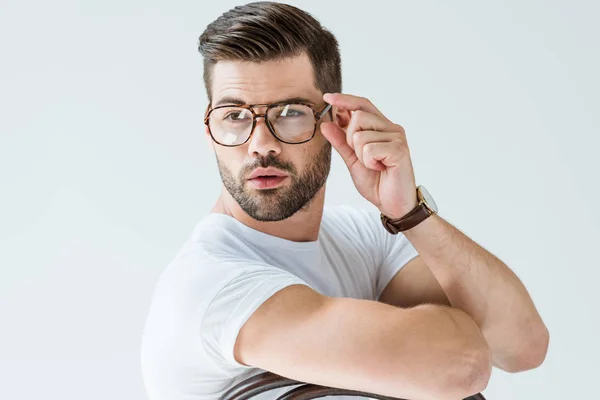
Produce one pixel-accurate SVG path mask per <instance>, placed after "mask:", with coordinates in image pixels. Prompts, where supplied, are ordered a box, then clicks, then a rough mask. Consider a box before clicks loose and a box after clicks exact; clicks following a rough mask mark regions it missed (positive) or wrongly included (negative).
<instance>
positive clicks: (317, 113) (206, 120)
mask: <svg viewBox="0 0 600 400" xmlns="http://www.w3.org/2000/svg"><path fill="white" fill-rule="evenodd" d="M282 105H303V106H307V107H308V108H310V109H311V110H312V112H313V116H314V117H315V127H314V129H313V132H312V134H311V135H310V137H309V138H308V139H306V140H303V141H301V142H286V141H285V140H282V139H280V138H279V137H278V136H277V134H276V133H275V128H273V126H272V125H271V122H269V118H268V117H267V114H268V113H269V110H271V109H273V108H275V107H278V106H282ZM259 106H262V107H265V106H266V107H267V109H266V110H265V112H264V113H263V114H257V113H256V112H254V109H253V107H259ZM225 107H237V108H245V109H247V110H250V112H251V113H252V128H251V129H250V134H249V135H248V137H247V138H246V140H244V141H243V142H242V143H239V144H233V145H231V144H223V143H221V142H218V141H217V140H216V139H215V137H214V136H213V134H212V131H211V129H210V123H209V119H210V114H211V113H212V112H213V111H214V110H218V109H219V108H225ZM331 107H332V106H331V104H329V103H327V102H325V107H324V108H323V110H321V111H317V110H315V109H314V107H313V106H312V104H309V103H302V102H294V103H285V102H280V103H271V104H242V105H237V104H225V105H222V106H217V107H214V108H211V107H210V104H208V106H207V108H206V113H205V114H206V117H204V124H205V125H206V126H207V127H208V133H209V134H210V137H211V138H212V140H213V141H214V142H215V143H216V144H218V145H220V146H225V147H237V146H241V145H243V144H245V143H248V140H250V138H251V137H252V135H253V134H254V128H255V127H256V119H257V118H261V117H262V118H264V119H265V124H266V125H267V128H268V129H269V132H271V135H273V136H274V137H275V139H277V140H279V141H280V142H283V143H286V144H302V143H306V142H308V141H310V140H312V138H314V137H315V133H316V132H317V125H318V123H319V120H321V118H323V117H324V116H325V114H327V112H328V111H329V110H330V109H331Z"/></svg>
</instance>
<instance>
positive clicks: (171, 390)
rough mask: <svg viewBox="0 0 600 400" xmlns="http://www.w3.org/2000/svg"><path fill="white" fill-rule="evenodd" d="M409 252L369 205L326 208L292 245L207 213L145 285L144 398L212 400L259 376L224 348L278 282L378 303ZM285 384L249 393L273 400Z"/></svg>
mask: <svg viewBox="0 0 600 400" xmlns="http://www.w3.org/2000/svg"><path fill="white" fill-rule="evenodd" d="M417 255H418V253H417V251H416V249H415V248H414V247H413V246H412V244H411V243H410V242H409V241H408V239H406V237H405V236H404V235H403V234H402V233H399V234H398V235H390V234H389V233H388V232H387V231H386V230H385V229H384V227H383V225H382V224H381V220H380V219H379V212H377V210H373V211H371V210H367V209H357V208H353V207H350V206H345V205H344V206H333V207H330V206H325V207H324V210H323V218H322V221H321V227H320V231H319V235H318V239H317V240H316V241H314V242H293V241H290V240H286V239H282V238H278V237H276V236H271V235H268V234H266V233H263V232H260V231H257V230H254V229H252V228H250V227H248V226H246V225H244V224H242V223H241V222H239V221H238V220H236V219H234V218H232V217H230V216H228V215H225V214H217V213H211V214H208V215H207V216H206V217H205V218H203V219H202V220H201V221H200V222H199V223H198V224H197V225H196V227H195V228H194V230H193V232H192V234H191V237H190V238H189V239H188V240H187V242H186V243H185V244H184V245H183V247H182V249H181V250H180V251H179V253H178V254H177V255H176V257H175V259H174V260H173V261H172V262H171V263H170V264H169V266H168V267H167V268H166V270H165V271H164V272H163V273H162V274H161V276H160V279H159V280H158V283H157V285H156V287H155V290H154V295H153V298H152V302H151V305H150V309H149V313H148V316H147V319H146V325H145V329H144V333H143V335H142V346H141V363H142V373H143V378H144V383H145V386H146V390H147V393H148V396H149V398H150V400H217V399H218V398H219V397H220V396H221V395H222V394H223V393H225V392H226V391H227V390H228V389H229V388H231V387H232V386H234V385H236V384H237V383H239V382H241V381H242V380H244V379H246V378H248V377H250V376H253V375H256V374H259V373H262V372H265V371H263V370H261V369H257V368H251V367H248V366H245V365H243V364H240V363H238V362H237V361H236V360H235V358H234V356H233V347H234V344H235V341H236V338H237V335H238V332H239V330H240V328H241V327H242V325H243V324H244V323H245V322H246V321H247V320H248V318H249V317H250V316H251V315H252V313H253V312H254V311H255V310H256V309H257V308H258V307H259V306H260V305H261V304H262V303H263V302H264V301H265V300H267V299H268V298H269V297H271V296H272V295H273V294H274V293H276V292H277V291H279V290H281V289H283V288H285V287H286V286H289V285H294V284H302V285H307V286H309V287H311V288H313V289H314V290H315V291H317V292H319V293H321V294H323V295H326V296H332V297H352V298H358V299H368V300H378V299H379V296H380V295H381V293H382V291H383V289H384V288H385V287H386V285H387V284H388V282H389V281H390V280H391V279H392V278H393V277H394V275H395V274H396V273H397V272H398V271H399V270H400V269H401V268H402V267H403V266H404V265H405V264H406V263H407V262H408V261H410V260H411V259H413V258H414V257H416V256H417ZM290 389H291V388H289V387H288V388H284V389H278V390H272V391H269V392H266V393H264V394H262V395H258V396H255V397H254V398H253V399H255V400H267V399H276V398H277V397H278V396H279V395H281V394H283V393H284V392H286V391H287V390H290ZM332 398H335V399H337V400H340V399H342V397H332ZM352 399H353V400H355V399H357V398H356V397H354V398H352Z"/></svg>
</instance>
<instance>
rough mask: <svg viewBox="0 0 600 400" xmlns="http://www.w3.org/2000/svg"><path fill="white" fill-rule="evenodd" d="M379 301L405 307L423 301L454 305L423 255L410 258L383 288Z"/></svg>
mask: <svg viewBox="0 0 600 400" xmlns="http://www.w3.org/2000/svg"><path fill="white" fill-rule="evenodd" d="M379 301H380V302H382V303H386V304H390V305H393V306H396V307H403V308H409V307H414V306H416V305H419V304H423V303H429V304H441V305H447V306H451V305H452V304H451V303H450V301H449V300H448V297H447V296H446V293H445V292H444V289H442V286H441V285H440V283H439V282H438V280H437V279H436V277H435V275H433V273H432V272H431V270H430V269H429V267H428V266H427V265H426V264H425V262H424V261H423V259H422V257H421V256H416V257H415V258H413V259H412V260H410V261H409V262H408V263H406V264H405V265H404V266H403V267H402V268H401V269H400V271H398V272H397V273H396V275H395V276H394V277H393V278H392V280H391V281H390V282H389V283H388V284H387V286H386V287H385V289H384V290H383V292H382V294H381V296H380V297H379Z"/></svg>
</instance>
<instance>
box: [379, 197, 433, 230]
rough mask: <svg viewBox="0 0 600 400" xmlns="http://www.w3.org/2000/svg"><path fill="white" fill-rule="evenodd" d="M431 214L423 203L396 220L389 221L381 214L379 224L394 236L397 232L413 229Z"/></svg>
mask: <svg viewBox="0 0 600 400" xmlns="http://www.w3.org/2000/svg"><path fill="white" fill-rule="evenodd" d="M431 214H433V213H432V212H431V211H430V210H429V208H427V206H426V205H425V203H420V204H419V205H418V206H416V207H415V208H413V209H412V210H411V211H410V212H409V213H408V214H406V215H405V216H403V217H400V218H397V219H390V218H388V217H386V216H385V215H383V214H381V222H382V223H383V226H384V227H385V229H386V230H387V231H388V232H389V233H391V234H392V235H396V234H397V233H398V232H402V231H405V230H408V229H410V228H414V227H415V226H417V225H419V224H420V223H421V222H423V221H424V220H425V219H427V217H429V216H430V215H431Z"/></svg>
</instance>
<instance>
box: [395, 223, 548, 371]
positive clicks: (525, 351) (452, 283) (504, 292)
mask: <svg viewBox="0 0 600 400" xmlns="http://www.w3.org/2000/svg"><path fill="white" fill-rule="evenodd" d="M404 234H405V236H406V238H407V239H408V240H409V241H410V242H411V243H412V244H413V246H414V247H415V248H416V249H417V251H418V252H419V255H420V256H421V257H422V258H423V261H424V262H425V263H426V264H427V266H428V267H429V268H430V269H431V271H432V273H433V274H434V275H435V277H436V278H437V280H438V282H439V283H440V285H441V286H442V288H443V289H444V292H445V293H446V296H447V297H448V300H450V303H451V304H452V306H453V307H456V308H459V309H461V310H463V311H464V312H466V313H467V314H468V315H470V316H471V317H472V318H473V320H474V321H475V322H476V323H477V325H478V326H479V327H480V329H481V332H482V333H483V335H484V337H485V338H486V340H487V343H488V344H489V346H490V348H491V350H492V353H493V359H494V365H495V366H498V367H500V368H502V369H504V370H507V371H516V370H518V369H520V368H522V366H523V365H525V366H526V367H528V366H531V367H533V366H535V365H537V364H539V363H541V359H543V357H544V356H545V352H546V347H547V340H548V339H547V338H548V332H547V329H546V327H545V325H544V323H543V322H542V319H541V317H540V315H539V313H538V312H537V310H536V308H535V306H534V304H533V301H532V300H531V298H530V296H529V294H528V292H527V290H526V289H525V287H524V286H523V284H522V283H521V281H520V280H519V279H518V278H517V276H516V275H515V274H514V273H513V272H512V271H511V270H510V268H508V267H507V266H506V265H505V264H504V263H502V261H500V260H499V259H498V258H496V257H495V256H494V255H492V254H491V253H489V252H488V251H486V250H485V249H483V248H482V247H481V246H479V245H478V244H477V243H475V242H473V241H472V240H471V239H469V238H468V237H467V236H465V235H464V234H463V233H462V232H460V231H459V230H458V229H456V228H455V227H453V226H452V225H451V224H449V223H448V222H446V221H445V220H443V219H442V218H441V217H439V216H438V215H432V216H431V217H429V218H428V219H426V220H425V221H423V222H422V223H421V224H419V225H417V226H416V227H414V228H412V229H409V230H407V231H405V232H404Z"/></svg>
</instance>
